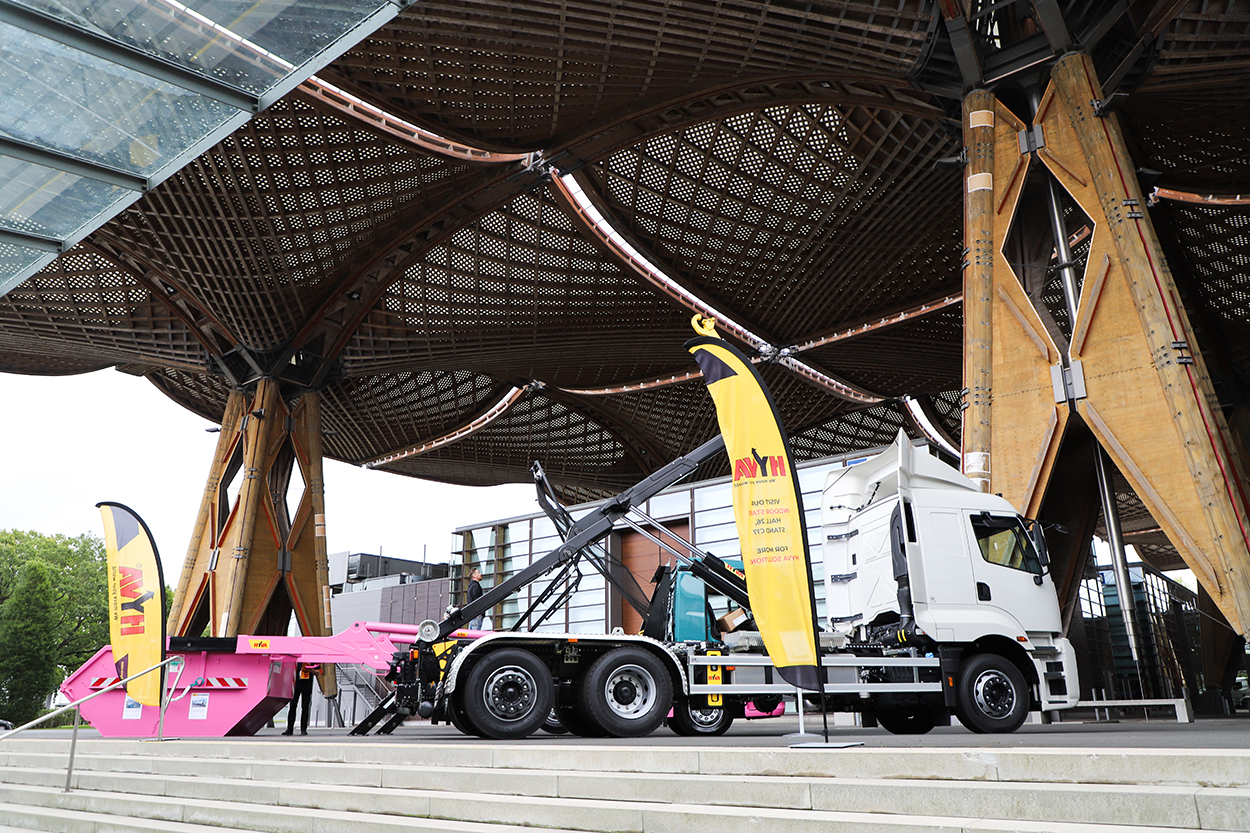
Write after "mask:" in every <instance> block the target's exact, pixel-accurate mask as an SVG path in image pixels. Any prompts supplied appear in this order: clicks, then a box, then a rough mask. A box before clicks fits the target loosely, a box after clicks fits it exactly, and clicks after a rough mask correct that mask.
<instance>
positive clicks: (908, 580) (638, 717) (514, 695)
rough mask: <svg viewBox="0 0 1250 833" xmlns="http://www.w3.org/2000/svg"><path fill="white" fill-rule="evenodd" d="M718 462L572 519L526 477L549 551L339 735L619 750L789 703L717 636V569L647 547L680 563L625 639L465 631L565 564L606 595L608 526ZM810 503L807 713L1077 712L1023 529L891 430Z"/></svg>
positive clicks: (747, 646) (1053, 616)
mask: <svg viewBox="0 0 1250 833" xmlns="http://www.w3.org/2000/svg"><path fill="white" fill-rule="evenodd" d="M720 453H723V444H722V443H721V442H720V440H719V438H718V439H716V440H713V441H710V442H708V443H706V444H705V445H703V446H701V447H700V448H699V449H697V450H696V451H694V452H691V453H690V454H688V455H686V457H683V458H680V459H679V460H676V461H674V462H673V463H670V464H669V465H667V466H665V467H664V468H663V469H661V470H660V471H657V472H656V473H655V474H653V475H652V476H651V477H649V478H647V479H646V480H644V481H643V482H641V483H639V484H637V485H636V486H634V487H632V488H630V489H628V490H626V491H625V492H622V493H621V494H620V495H618V496H617V497H615V498H613V499H611V500H609V501H607V502H605V503H604V504H602V505H601V506H599V507H597V508H595V509H593V510H591V511H590V512H588V513H586V514H585V515H583V516H582V517H580V518H578V519H576V520H574V519H573V518H572V517H571V516H569V515H568V514H567V512H565V511H564V510H563V508H562V507H559V506H558V504H555V505H553V501H551V500H550V497H551V493H550V489H549V486H548V485H547V484H546V482H545V479H543V478H542V475H541V467H538V466H536V475H537V476H538V479H539V494H540V502H541V503H543V505H544V509H546V510H547V511H548V514H549V515H551V516H552V518H553V520H555V521H556V524H557V527H558V528H559V529H560V530H561V533H562V536H563V538H564V544H563V545H561V546H560V547H557V548H556V549H555V550H553V551H552V552H551V553H549V554H548V555H546V556H544V557H542V558H540V559H537V560H536V561H535V562H534V563H533V564H531V565H530V566H529V567H527V568H525V569H524V570H521V571H520V572H518V573H517V574H516V575H514V576H512V577H510V578H508V579H507V580H506V581H504V582H502V583H501V584H500V585H499V586H497V587H494V588H492V589H491V590H489V591H487V592H486V593H485V594H483V595H482V596H481V597H480V598H479V599H477V600H475V601H473V602H470V603H469V604H467V605H465V606H464V607H463V608H459V609H456V610H453V611H452V612H451V613H450V614H449V616H448V617H447V619H445V620H443V621H442V622H433V621H427V622H424V623H422V625H421V626H420V628H419V629H418V633H417V634H416V638H415V639H414V640H413V644H412V645H411V647H410V648H408V649H406V650H402V651H400V652H398V653H396V654H395V655H394V659H393V662H392V663H391V666H390V669H389V672H388V674H387V677H388V679H390V680H392V681H393V682H395V683H396V688H395V692H394V695H393V696H392V698H390V699H389V700H388V701H387V702H385V703H383V704H382V705H381V706H379V708H378V709H377V710H375V712H374V714H372V715H370V716H369V717H368V718H366V720H365V721H363V722H362V723H361V724H360V725H358V726H357V727H356V728H355V729H354V730H353V733H354V734H365V733H368V732H369V731H371V730H372V729H373V727H375V726H377V725H378V724H380V723H381V724H382V725H381V727H380V729H379V731H383V732H388V731H390V729H392V728H394V727H395V726H398V725H399V724H400V723H401V722H402V720H403V718H404V717H405V716H406V715H408V714H412V713H416V714H420V715H422V716H426V717H432V718H433V719H435V720H443V721H447V722H450V723H452V724H454V725H455V726H456V727H457V728H460V729H461V730H462V731H464V732H466V733H470V734H478V735H482V736H486V737H492V738H499V739H506V738H519V737H525V736H527V735H529V734H531V733H533V732H534V731H537V730H538V729H539V728H546V729H548V730H558V729H559V728H561V727H562V728H563V729H567V730H571V731H573V732H574V733H577V734H582V735H588V736H590V735H610V736H616V737H633V736H638V735H643V734H647V733H649V732H651V731H653V730H654V729H655V728H656V727H658V726H659V725H660V724H661V723H662V722H664V721H665V719H666V716H668V717H667V722H668V725H669V726H670V728H672V729H673V730H674V731H676V732H678V733H679V734H687V735H696V734H719V733H720V732H723V731H724V730H725V729H726V728H727V727H728V725H729V723H730V722H731V721H732V720H733V718H735V717H740V716H743V715H744V713H745V710H746V706H747V704H748V703H754V704H756V706H757V707H759V706H761V704H765V703H768V702H769V701H770V700H771V701H772V702H776V700H777V699H778V698H779V697H780V696H781V695H783V694H793V693H794V689H793V688H792V687H790V686H788V685H785V684H784V683H783V682H782V681H781V680H780V679H777V678H775V676H776V675H774V673H773V668H772V667H771V663H770V662H769V659H768V657H767V655H766V653H765V651H764V649H763V645H762V641H761V640H760V639H759V635H758V633H757V632H753V631H752V630H751V628H750V624H751V621H750V618H749V616H745V617H743V618H745V619H746V623H745V626H738V625H737V624H735V626H734V629H733V630H732V632H729V633H721V632H720V631H719V630H718V629H717V626H716V621H715V620H714V618H713V614H712V613H711V607H710V606H709V605H708V603H707V596H706V593H707V590H706V589H705V588H703V582H706V583H707V586H708V587H711V588H714V592H718V593H721V594H723V595H725V596H726V597H728V598H729V599H730V600H731V601H732V602H735V603H736V604H738V605H740V606H742V607H743V608H748V607H749V594H748V588H747V586H746V582H745V580H744V577H743V576H742V574H741V573H740V572H739V571H738V570H736V569H735V568H734V567H733V566H732V564H730V563H727V562H725V561H722V560H721V559H718V558H716V557H715V556H712V555H710V554H707V553H703V552H700V551H699V550H698V549H697V548H696V547H694V546H693V545H687V552H685V553H680V552H678V551H676V550H673V549H672V548H671V547H669V546H668V545H664V548H665V549H667V550H669V551H670V552H671V553H672V554H673V555H674V556H675V559H676V561H678V562H680V563H681V566H680V567H679V568H678V569H676V570H674V569H671V568H667V567H666V568H662V569H661V570H660V571H659V572H658V573H657V575H656V580H655V581H656V587H655V590H654V591H653V593H652V594H651V598H650V599H649V600H642V601H640V602H638V607H639V610H640V613H642V614H643V617H644V623H645V624H644V629H643V633H641V634H626V633H621V632H619V630H618V631H617V632H615V633H611V634H563V633H547V632H538V631H536V630H533V629H531V630H524V629H523V628H522V626H523V624H524V623H525V622H526V621H527V617H530V613H531V612H532V613H534V616H533V617H532V618H528V621H530V622H532V623H540V622H541V621H542V620H543V618H544V617H545V616H546V615H547V614H546V613H541V612H538V611H536V610H535V608H534V607H531V611H530V612H527V614H526V615H525V616H523V617H522V619H521V620H520V621H518V623H517V628H516V629H515V630H513V631H508V632H491V633H482V632H474V631H466V630H464V627H465V624H466V623H467V622H469V621H470V620H471V619H472V618H473V617H474V616H477V615H479V614H480V613H482V612H484V611H485V610H487V609H489V608H490V607H493V606H494V605H496V604H498V603H500V602H501V601H503V599H504V598H506V597H508V596H509V595H511V594H512V593H514V592H516V591H517V590H518V589H520V588H521V587H523V586H526V585H528V584H530V583H533V582H537V581H539V580H540V579H542V580H543V582H544V583H545V584H546V589H545V590H544V592H543V593H542V594H540V600H541V599H548V598H550V599H551V601H552V603H553V604H559V603H560V602H561V600H562V599H563V598H567V593H568V592H571V589H569V588H570V587H571V586H574V585H570V584H568V583H566V582H565V581H564V579H561V578H560V576H566V577H567V576H572V575H574V574H575V573H576V567H577V564H578V563H579V561H580V560H581V559H582V558H583V557H584V558H585V559H586V560H587V561H588V562H589V563H591V564H592V565H594V566H595V567H596V569H598V570H600V571H601V572H602V573H603V575H604V576H605V577H606V578H607V580H608V581H609V582H616V581H617V578H618V577H619V570H616V569H614V568H613V567H612V566H611V565H610V564H607V563H605V562H604V557H605V555H606V553H605V552H602V551H595V549H594V545H595V544H596V543H597V542H599V541H601V540H602V539H603V538H605V537H606V536H607V535H608V534H609V533H610V532H611V531H612V529H613V528H616V527H617V526H619V525H622V524H628V525H631V526H634V527H635V528H639V529H641V528H642V527H641V525H640V523H639V522H640V521H641V523H645V524H648V525H655V524H656V522H655V521H653V520H652V519H651V518H648V517H647V516H646V515H645V514H643V513H641V512H640V511H639V510H638V507H639V506H640V505H642V503H643V502H644V501H645V500H646V499H647V498H648V497H650V496H652V495H654V494H656V493H658V492H659V491H660V490H662V489H664V488H666V487H668V486H670V485H672V484H674V483H676V482H677V481H678V480H680V479H681V478H683V477H684V476H686V475H687V474H689V473H690V472H692V471H694V470H695V469H696V468H697V467H698V466H699V464H700V463H702V462H703V461H704V460H707V459H710V458H711V457H712V456H713V455H715V454H720ZM823 503H824V506H823V509H822V512H823V513H824V516H823V517H824V538H825V540H824V542H823V548H822V549H823V552H824V562H825V571H826V577H825V580H826V597H827V599H826V605H827V615H828V616H829V617H830V627H829V628H828V629H827V630H825V631H824V632H822V633H820V634H819V638H820V645H821V651H820V662H821V665H822V666H823V667H824V668H825V669H826V672H825V678H826V682H825V687H824V705H825V708H827V709H831V710H840V711H855V712H860V713H861V714H862V715H863V721H864V723H866V724H868V725H872V724H873V723H874V722H875V723H879V724H880V725H881V726H882V727H884V728H886V729H887V730H889V731H892V732H896V733H921V732H927V731H929V730H930V729H931V728H933V727H934V726H935V725H937V724H938V723H939V722H941V721H942V720H943V719H949V715H950V713H951V712H952V711H953V712H954V713H955V714H956V715H958V717H959V718H960V720H961V721H962V722H963V723H964V724H965V725H966V726H968V728H970V729H972V730H973V731H976V732H1011V731H1014V730H1015V729H1017V728H1018V727H1019V726H1020V725H1021V723H1022V722H1023V721H1024V719H1025V718H1026V716H1027V714H1028V713H1029V712H1030V711H1033V710H1043V711H1049V710H1054V709H1059V708H1066V707H1070V706H1074V705H1075V704H1076V702H1077V698H1078V692H1079V689H1078V686H1077V682H1076V667H1075V660H1074V656H1073V652H1072V648H1071V646H1070V644H1069V643H1068V641H1067V640H1066V639H1064V638H1062V636H1061V635H1060V618H1059V607H1058V602H1057V600H1056V597H1055V591H1054V587H1053V585H1052V584H1051V581H1050V578H1049V577H1048V576H1047V574H1046V555H1045V552H1046V550H1045V544H1044V541H1043V539H1042V535H1041V530H1040V528H1039V526H1038V525H1036V524H1030V522H1028V521H1026V520H1024V519H1023V518H1021V517H1020V516H1019V515H1018V514H1017V513H1016V512H1015V511H1014V510H1013V509H1012V508H1011V506H1010V505H1008V504H1007V502H1006V501H1004V500H1003V499H1002V498H998V497H995V496H992V495H986V494H982V493H981V492H979V491H977V489H976V488H975V487H974V486H973V484H972V483H971V481H969V480H968V479H967V478H965V477H963V475H961V474H959V472H957V471H955V470H954V469H952V468H950V467H949V466H947V465H945V464H944V463H942V462H940V461H939V460H937V459H936V458H933V457H931V456H929V455H928V454H927V453H924V452H922V451H917V450H916V449H915V448H913V447H912V445H911V444H910V443H909V442H908V441H907V439H906V437H905V436H903V435H902V434H901V433H900V436H899V439H898V441H897V442H896V444H895V445H894V446H893V447H892V448H890V449H887V450H886V451H885V452H883V453H882V454H880V455H878V456H877V457H875V458H873V459H871V460H868V461H866V462H863V463H861V464H859V465H856V466H852V467H849V468H847V469H845V470H842V471H839V472H835V473H833V474H831V475H830V477H829V484H828V486H827V488H826V489H825V492H824V494H823ZM631 516H632V517H631ZM657 541H658V539H657ZM553 573H557V574H558V575H557V578H556V579H555V580H549V579H548V578H547V577H548V576H550V575H551V574H553ZM691 579H698V580H699V581H694V582H692V581H691ZM692 586H693V589H692ZM557 587H565V588H566V589H565V592H555V588H557ZM633 595H637V594H633ZM631 603H633V602H631ZM535 604H536V605H537V604H538V603H535ZM744 612H745V611H744ZM532 627H537V624H533V625H532ZM815 696H816V697H817V702H819V695H815ZM762 710H763V711H768V709H767V708H764V709H762ZM383 721H385V722H383Z"/></svg>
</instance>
